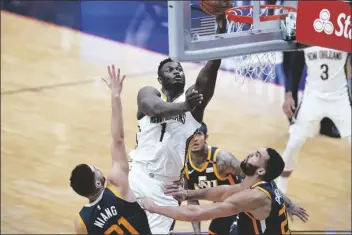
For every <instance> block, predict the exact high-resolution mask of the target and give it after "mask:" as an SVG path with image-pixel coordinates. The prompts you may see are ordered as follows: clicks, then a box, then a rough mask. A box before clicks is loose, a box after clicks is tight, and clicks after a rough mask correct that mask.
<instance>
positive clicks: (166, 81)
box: [130, 15, 227, 234]
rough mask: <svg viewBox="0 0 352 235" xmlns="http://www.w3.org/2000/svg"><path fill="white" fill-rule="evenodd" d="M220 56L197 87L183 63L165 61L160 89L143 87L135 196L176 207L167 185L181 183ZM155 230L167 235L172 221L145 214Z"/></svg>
mask: <svg viewBox="0 0 352 235" xmlns="http://www.w3.org/2000/svg"><path fill="white" fill-rule="evenodd" d="M216 21H217V26H218V30H217V32H218V33H224V32H226V23H227V22H226V17H225V15H221V16H217V19H216ZM220 64H221V60H213V61H208V62H207V63H206V65H205V66H204V67H203V69H202V70H201V71H200V73H199V75H198V77H197V80H196V83H195V85H194V86H193V87H192V88H191V89H188V90H187V92H186V93H185V92H184V87H185V74H184V72H183V69H182V66H181V65H180V63H178V62H175V61H173V60H171V59H166V60H164V61H162V62H161V63H160V65H159V68H158V81H159V83H160V84H161V90H158V89H156V88H153V87H143V88H142V89H141V90H140V91H139V93H138V97H137V101H138V112H137V119H138V124H139V132H138V133H137V144H138V145H137V148H136V150H135V151H134V153H133V161H132V164H131V172H130V183H131V187H132V189H133V191H134V192H135V194H136V196H138V197H142V196H147V197H151V198H153V200H155V201H156V203H158V204H160V205H172V206H178V202H177V201H176V200H175V199H174V198H172V197H170V196H165V195H164V193H163V185H164V184H168V183H172V182H177V181H180V179H181V175H182V171H183V168H184V163H185V152H186V140H187V139H188V138H189V137H190V136H191V135H192V134H193V133H194V131H195V130H196V129H197V128H199V127H200V125H201V124H200V123H201V122H202V120H203V115H204V110H205V107H206V106H207V104H208V103H209V101H210V99H211V98H212V96H213V93H214V89H215V84H216V78H217V73H218V70H219V67H220ZM147 215H148V220H149V224H150V227H151V230H152V233H153V234H167V233H170V232H171V231H172V230H173V226H174V221H173V220H172V219H170V218H168V217H165V216H161V215H158V214H151V213H147Z"/></svg>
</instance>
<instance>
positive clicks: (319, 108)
mask: <svg viewBox="0 0 352 235" xmlns="http://www.w3.org/2000/svg"><path fill="white" fill-rule="evenodd" d="M324 117H327V118H330V119H331V121H333V123H334V124H335V126H336V127H337V129H338V131H339V132H340V135H341V137H348V136H351V100H350V97H349V95H348V93H346V94H344V95H342V96H341V98H339V99H334V100H326V99H321V98H319V97H317V96H316V95H315V94H314V93H312V92H305V93H304V95H303V98H302V101H301V103H300V105H299V106H298V108H297V111H296V114H295V118H294V119H293V124H292V125H291V126H290V133H291V134H292V133H296V134H297V135H303V136H304V137H313V136H315V135H317V134H318V133H319V127H320V121H321V120H322V119H323V118H324Z"/></svg>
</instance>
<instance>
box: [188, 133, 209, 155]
mask: <svg viewBox="0 0 352 235" xmlns="http://www.w3.org/2000/svg"><path fill="white" fill-rule="evenodd" d="M206 140H207V135H205V134H204V133H203V132H197V133H195V134H194V136H193V145H192V152H199V151H201V150H203V149H204V146H205V143H206Z"/></svg>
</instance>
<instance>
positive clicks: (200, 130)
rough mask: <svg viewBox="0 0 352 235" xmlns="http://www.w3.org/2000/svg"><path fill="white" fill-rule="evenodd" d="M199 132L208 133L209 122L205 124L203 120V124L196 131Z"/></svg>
mask: <svg viewBox="0 0 352 235" xmlns="http://www.w3.org/2000/svg"><path fill="white" fill-rule="evenodd" d="M198 132H202V133H203V134H204V135H206V134H208V127H207V124H205V122H202V123H201V126H200V127H199V128H198V129H197V130H196V131H195V132H194V133H198Z"/></svg>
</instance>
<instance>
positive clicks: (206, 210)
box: [141, 148, 308, 235]
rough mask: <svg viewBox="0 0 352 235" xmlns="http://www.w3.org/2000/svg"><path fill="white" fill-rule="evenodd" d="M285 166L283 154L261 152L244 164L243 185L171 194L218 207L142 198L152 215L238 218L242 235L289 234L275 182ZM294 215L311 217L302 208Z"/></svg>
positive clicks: (193, 219) (253, 155)
mask: <svg viewBox="0 0 352 235" xmlns="http://www.w3.org/2000/svg"><path fill="white" fill-rule="evenodd" d="M284 165H285V163H284V161H283V160H282V158H281V156H280V154H279V153H277V152H276V151H275V150H274V149H271V148H266V149H259V150H258V151H255V152H252V153H250V154H249V155H248V156H247V158H246V159H244V160H243V161H242V162H241V169H242V170H243V172H244V174H245V175H246V177H245V179H244V180H243V182H242V183H240V184H236V185H222V186H217V187H214V188H206V189H200V190H186V191H181V192H180V191H177V190H176V192H175V191H174V192H172V191H169V193H170V195H173V196H180V197H181V198H180V199H183V200H185V199H188V200H196V199H198V200H210V201H219V202H218V203H213V204H206V205H201V206H199V205H187V206H181V207H170V206H159V205H156V204H155V203H154V202H153V201H152V200H151V199H150V198H142V199H141V200H142V204H143V207H144V208H145V209H146V210H149V211H150V212H152V213H159V214H162V215H165V216H169V217H171V218H173V219H176V220H182V221H201V220H209V219H214V218H218V217H224V216H231V215H233V214H239V219H238V222H237V224H238V234H239V235H257V234H265V235H279V234H289V233H290V230H289V226H288V218H287V211H286V204H285V202H284V196H283V195H282V194H281V192H280V191H279V189H278V188H277V187H276V184H275V182H274V181H273V180H274V179H275V178H276V177H278V176H279V175H280V174H281V173H282V171H283V169H284ZM293 215H296V216H298V217H299V218H300V219H302V220H303V221H306V220H307V216H308V215H307V214H306V212H305V210H304V209H303V208H298V209H297V210H296V211H294V213H293Z"/></svg>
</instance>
